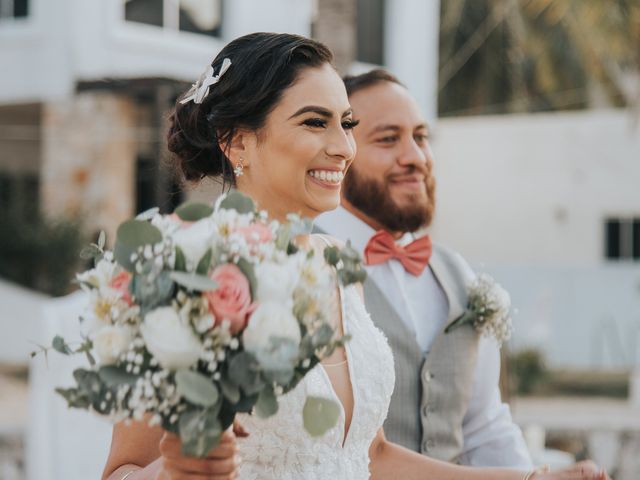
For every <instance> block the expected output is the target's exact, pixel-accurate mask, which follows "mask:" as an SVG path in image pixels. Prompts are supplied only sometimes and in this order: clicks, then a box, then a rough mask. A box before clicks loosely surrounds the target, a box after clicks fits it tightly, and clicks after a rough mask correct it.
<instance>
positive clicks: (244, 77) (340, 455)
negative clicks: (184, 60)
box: [103, 33, 607, 480]
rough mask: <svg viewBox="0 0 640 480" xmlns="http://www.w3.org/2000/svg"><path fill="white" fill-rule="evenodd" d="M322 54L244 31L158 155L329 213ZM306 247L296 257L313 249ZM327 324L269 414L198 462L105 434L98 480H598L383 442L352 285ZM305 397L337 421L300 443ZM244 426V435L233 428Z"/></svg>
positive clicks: (334, 155) (337, 165) (139, 432)
mask: <svg viewBox="0 0 640 480" xmlns="http://www.w3.org/2000/svg"><path fill="white" fill-rule="evenodd" d="M331 61H332V55H331V52H330V51H329V50H328V49H327V48H326V47H325V46H324V45H322V44H320V43H318V42H315V41H313V40H309V39H307V38H304V37H299V36H295V35H289V34H272V33H255V34H251V35H247V36H244V37H241V38H238V39H236V40H234V41H232V42H231V43H229V44H228V45H227V46H226V47H224V48H223V49H222V51H221V52H220V53H219V54H218V56H217V57H216V59H215V60H214V61H213V63H212V65H213V71H212V70H211V69H209V70H208V72H207V75H206V76H204V77H203V78H201V80H200V81H199V82H198V83H197V84H196V85H194V86H193V87H192V89H191V90H190V91H189V92H188V93H187V94H186V95H185V96H183V97H182V99H180V100H179V102H178V103H177V104H176V108H175V111H174V112H173V114H172V118H171V121H172V125H171V128H170V131H169V135H168V143H169V149H170V150H171V151H172V152H173V153H174V154H175V158H176V159H177V162H178V164H179V167H180V168H181V170H182V172H183V174H184V176H185V177H186V179H188V180H199V179H202V178H203V177H205V176H213V177H222V179H223V180H225V181H227V182H230V183H233V184H235V185H236V187H237V188H238V190H240V191H241V192H244V193H246V194H248V195H250V196H251V197H252V198H253V199H254V200H256V202H257V203H258V204H259V206H260V207H261V208H263V209H265V210H267V211H269V213H270V215H272V216H273V217H274V218H276V219H280V220H283V219H285V217H286V215H287V213H288V212H297V213H300V214H302V215H304V216H307V217H311V218H313V217H316V216H317V215H319V214H320V213H322V212H325V211H327V210H332V209H334V208H336V207H337V206H338V204H339V202H340V184H341V181H342V178H343V176H344V174H345V173H346V171H347V169H348V168H349V166H350V164H351V162H352V160H353V158H354V155H355V149H356V145H355V142H354V139H353V136H352V132H351V129H353V128H354V127H355V126H356V125H357V120H355V119H354V115H353V112H352V111H351V108H350V106H349V102H348V99H347V94H346V91H345V88H344V85H343V83H342V80H341V79H340V77H339V75H338V74H337V73H336V71H335V69H334V67H333V66H332V64H331ZM332 241H333V240H331V239H327V238H326V237H320V236H316V235H311V236H307V237H306V238H300V239H299V243H300V246H301V247H303V248H307V249H322V248H323V247H324V245H325V242H332ZM336 298H337V299H339V301H337V302H336V305H334V306H333V309H334V312H333V319H334V322H335V326H336V328H337V329H338V330H339V331H341V332H344V333H348V334H350V335H351V336H352V340H351V341H350V342H348V344H347V346H346V347H345V348H342V349H339V350H336V351H335V352H334V353H333V354H332V356H331V357H330V358H326V359H325V360H323V362H322V365H318V366H317V367H316V368H315V369H313V370H312V371H311V372H309V374H308V375H307V376H306V377H305V378H304V379H303V380H302V381H301V383H300V384H299V385H298V386H297V387H296V388H295V389H294V390H293V391H291V392H289V393H288V394H287V395H285V396H283V397H281V399H280V408H279V411H278V413H277V414H276V415H274V416H273V417H271V418H269V419H267V420H261V419H256V418H254V417H252V416H249V415H239V416H238V423H237V424H236V427H235V429H234V432H231V431H227V432H225V434H224V435H223V438H222V440H221V443H220V445H219V446H218V447H216V448H214V449H213V450H211V452H210V454H209V456H208V457H207V458H205V459H196V458H188V457H184V456H182V454H181V453H180V442H179V440H178V438H177V437H176V436H174V435H171V434H169V433H166V432H163V431H162V430H161V429H159V428H158V427H149V426H147V425H146V424H145V423H133V424H129V425H125V424H118V425H116V426H115V427H114V430H113V439H112V445H111V451H110V454H109V458H108V460H107V465H106V467H105V471H104V475H103V478H104V479H109V480H125V479H127V480H139V479H153V480H163V479H167V480H169V479H173V480H177V479H193V480H197V479H202V480H204V479H217V480H222V479H231V478H241V479H246V480H249V479H279V480H280V479H291V480H293V479H332V480H338V479H345V480H346V479H349V480H365V479H368V478H372V479H387V478H401V479H434V480H445V479H456V480H474V479H478V480H482V479H487V480H488V479H491V480H523V479H528V480H532V479H535V480H563V479H567V480H568V479H606V478H607V476H606V474H605V473H603V472H599V471H598V469H597V467H596V466H595V465H594V464H592V463H590V462H586V463H581V464H577V465H575V466H573V467H570V468H568V469H564V470H560V471H557V472H550V473H548V472H545V471H533V472H523V471H517V470H509V469H492V468H484V469H474V468H469V467H460V466H457V465H451V464H448V463H444V462H440V461H436V460H433V459H430V458H428V457H425V456H422V455H420V454H418V453H415V452H412V451H410V450H407V449H405V448H403V447H400V446H398V445H395V444H392V443H391V442H389V441H387V440H386V439H385V437H384V433H383V431H382V423H383V420H384V419H385V416H386V413H387V408H388V405H389V400H390V397H391V393H392V391H393V384H394V373H393V372H394V369H393V358H392V355H391V350H390V348H389V346H388V345H387V343H386V339H385V338H384V337H383V335H382V333H381V332H380V331H379V330H377V329H376V328H375V327H374V325H373V323H372V322H371V320H370V318H369V316H368V315H367V312H366V311H365V308H364V305H363V300H362V294H361V292H360V291H359V290H358V288H356V287H353V286H351V287H347V288H339V289H338V292H337V297H336ZM307 394H312V395H321V396H325V397H332V398H334V399H335V400H336V401H338V402H339V405H341V407H342V408H341V415H340V419H339V422H338V425H336V426H335V427H334V428H333V429H332V430H330V431H329V432H327V433H326V434H325V435H324V436H322V437H320V438H311V437H310V436H309V435H308V434H307V433H306V432H305V430H304V427H303V424H302V407H303V404H304V398H305V397H306V395H307ZM240 425H242V426H240Z"/></svg>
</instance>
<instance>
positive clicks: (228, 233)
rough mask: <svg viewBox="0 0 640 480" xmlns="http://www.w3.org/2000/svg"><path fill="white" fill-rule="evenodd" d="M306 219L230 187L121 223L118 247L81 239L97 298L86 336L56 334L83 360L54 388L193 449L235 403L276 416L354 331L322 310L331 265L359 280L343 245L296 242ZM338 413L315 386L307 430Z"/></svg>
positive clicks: (87, 278) (73, 402)
mask: <svg viewBox="0 0 640 480" xmlns="http://www.w3.org/2000/svg"><path fill="white" fill-rule="evenodd" d="M310 228H311V222H310V221H308V220H302V219H300V218H299V217H296V216H293V215H292V216H290V217H289V221H288V222H286V223H282V224H280V223H278V222H276V221H269V219H268V218H267V215H266V213H265V212H258V211H256V209H255V206H254V204H253V202H252V201H251V200H250V199H249V198H248V197H245V196H243V195H241V194H240V193H237V192H234V193H231V194H229V195H227V196H225V197H223V198H222V199H221V200H220V201H219V202H218V203H217V205H216V207H215V209H213V208H211V207H209V206H208V205H204V204H186V205H183V206H181V207H179V208H178V209H177V210H176V212H175V213H174V214H173V215H168V216H163V215H159V214H158V213H157V210H155V211H149V212H146V213H144V214H141V215H140V216H138V217H137V218H135V219H133V220H129V221H126V222H124V223H123V224H121V225H120V227H119V228H118V232H117V239H116V242H115V248H114V250H113V251H105V250H104V244H105V239H104V235H101V236H100V239H99V240H98V242H97V244H93V245H91V246H90V247H88V249H85V250H84V251H83V254H84V256H85V257H93V258H94V262H95V268H93V269H91V270H88V271H86V272H84V273H81V274H79V275H78V276H77V281H78V282H79V284H80V285H81V287H82V288H83V289H84V290H85V291H86V292H87V293H88V296H89V306H88V309H87V312H86V313H85V314H83V316H82V317H81V325H82V327H81V330H82V331H83V341H82V343H81V344H80V345H79V346H75V347H72V346H71V345H70V344H68V343H67V342H66V341H65V340H64V339H63V338H61V337H59V336H57V337H55V338H54V340H53V345H52V346H53V348H54V349H55V350H57V351H59V352H61V353H64V354H85V355H86V357H87V361H88V365H87V368H80V369H77V370H75V371H74V374H73V376H74V379H75V385H74V386H73V387H72V388H59V389H57V390H56V391H57V392H58V393H60V394H61V395H62V396H63V397H64V398H65V399H66V401H67V402H68V404H69V406H71V407H76V408H82V409H87V410H92V411H94V412H97V413H98V414H100V415H104V416H106V417H108V418H110V419H111V420H112V421H122V420H126V419H135V420H145V421H148V422H149V424H151V425H161V426H162V427H163V428H164V429H166V430H168V431H170V432H174V433H176V434H177V435H179V437H180V439H181V441H182V443H183V448H184V453H185V454H189V455H193V456H203V455H206V453H207V452H208V451H209V450H210V449H211V448H212V447H213V446H215V445H216V444H217V442H218V440H219V437H220V434H221V433H222V431H224V430H225V429H226V428H228V427H229V426H230V425H231V424H232V422H233V419H234V416H235V414H236V413H237V412H253V413H255V414H257V415H259V416H262V417H268V416H270V415H273V414H274V413H276V411H277V410H278V396H279V395H282V394H283V393H286V392H287V391H289V390H291V389H292V388H294V387H295V386H296V384H297V383H298V382H299V381H300V380H301V379H302V378H303V377H304V375H305V374H306V373H307V372H308V371H309V370H310V369H312V368H313V367H314V366H315V365H316V364H317V363H318V362H319V361H320V360H321V359H322V358H323V357H325V356H328V355H329V354H331V352H332V351H333V349H334V348H335V347H336V346H338V345H342V344H343V343H344V342H345V341H346V340H347V338H345V337H339V336H338V335H337V332H335V331H334V329H333V328H332V327H331V325H330V324H329V322H328V318H327V315H328V311H327V307H328V306H329V305H331V304H332V302H335V299H334V298H333V296H334V292H335V285H334V283H333V279H334V278H335V276H337V277H338V279H339V281H340V282H341V283H342V284H343V285H347V284H350V283H354V282H360V281H362V280H363V279H364V270H363V269H362V267H361V263H360V258H359V255H358V253H357V252H356V251H355V250H353V249H352V248H350V247H349V246H348V245H347V246H346V247H344V248H342V249H339V248H336V247H327V248H325V250H324V255H315V254H314V253H313V251H309V252H307V251H303V250H300V249H298V248H297V247H296V245H295V244H294V243H293V239H294V237H296V236H297V235H300V234H304V233H308V232H309V231H310ZM338 411H339V409H338V407H337V406H336V405H335V403H334V402H332V401H331V400H328V399H324V398H319V397H309V398H308V399H307V401H306V405H305V408H304V417H305V418H304V425H305V428H306V429H307V431H308V432H309V433H310V434H312V435H321V434H323V433H324V432H325V431H326V430H327V429H329V428H331V427H332V426H333V425H334V424H335V422H336V421H337V417H338Z"/></svg>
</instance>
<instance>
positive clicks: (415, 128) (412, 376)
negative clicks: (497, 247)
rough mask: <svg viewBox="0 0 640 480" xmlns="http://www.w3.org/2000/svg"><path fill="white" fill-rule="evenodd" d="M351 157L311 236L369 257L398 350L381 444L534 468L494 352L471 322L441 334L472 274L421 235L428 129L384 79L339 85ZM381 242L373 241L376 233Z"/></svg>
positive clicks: (382, 322)
mask: <svg viewBox="0 0 640 480" xmlns="http://www.w3.org/2000/svg"><path fill="white" fill-rule="evenodd" d="M345 85H346V87H347V93H348V94H349V101H350V103H351V106H352V107H353V110H354V113H355V117H356V118H357V119H359V120H360V125H359V126H358V127H357V128H356V129H355V130H354V136H355V139H356V143H357V145H358V150H357V155H356V159H355V161H354V162H353V165H352V166H351V169H350V171H349V173H348V174H347V176H346V178H345V180H344V184H343V187H342V206H341V207H339V208H338V209H337V210H334V211H333V212H329V213H326V214H323V215H321V216H320V217H319V219H318V220H317V221H316V225H317V227H319V228H320V229H322V230H324V231H325V232H327V233H329V234H331V235H333V236H335V237H337V238H339V239H343V240H346V239H350V240H351V242H352V244H353V246H354V247H355V248H356V249H358V250H359V251H360V253H361V254H362V255H363V256H364V257H365V263H366V264H367V265H368V266H367V272H368V274H369V275H368V279H367V281H366V282H365V284H364V292H365V301H366V305H367V308H368V310H369V312H370V313H371V316H372V318H373V321H374V323H376V325H377V326H378V327H379V328H381V329H382V330H383V331H384V333H385V334H386V336H387V337H388V339H389V342H390V344H391V347H392V349H393V352H394V359H395V370H396V385H395V391H394V394H393V397H392V399H391V406H390V409H389V415H388V417H387V420H386V422H385V425H384V430H385V434H386V436H387V438H389V439H390V440H391V441H393V442H397V443H399V444H401V445H404V446H405V447H408V448H410V449H412V450H415V451H417V452H421V453H422V454H424V455H428V456H430V457H433V458H437V459H441V460H445V461H449V462H456V463H461V464H466V465H477V466H512V467H522V468H524V469H526V468H530V466H531V460H530V457H529V453H528V452H527V449H526V446H525V444H524V441H523V438H522V434H521V432H520V430H519V429H518V427H517V426H516V425H514V424H513V422H512V420H511V414H510V412H509V408H508V407H507V406H506V405H505V404H503V403H502V400H501V398H500V390H499V388H498V378H499V375H500V352H499V347H498V345H497V343H496V342H495V341H494V340H493V339H491V338H485V337H481V336H480V335H479V334H478V332H477V331H476V330H475V329H474V328H473V327H472V326H471V325H469V324H467V325H465V326H462V327H460V328H457V329H454V330H452V331H451V332H450V333H446V334H445V333H444V329H445V327H446V326H447V325H448V324H450V323H451V322H452V321H453V320H455V319H456V318H458V317H459V316H460V315H461V314H462V313H463V312H464V310H465V307H466V305H467V286H468V284H469V282H470V280H472V279H473V278H474V273H473V271H472V270H471V268H470V267H469V265H468V264H467V263H466V262H465V260H464V259H463V258H462V257H461V256H460V255H459V254H457V253H455V252H452V251H451V250H448V249H446V248H444V247H442V246H440V245H438V244H434V245H432V244H431V239H430V237H429V236H427V235H426V234H425V232H424V229H426V228H427V227H428V226H429V224H430V223H431V220H432V217H433V213H434V208H435V180H434V178H433V173H432V172H433V158H432V156H431V149H430V146H429V138H428V127H427V125H426V123H425V120H424V118H423V117H422V114H421V113H420V111H419V108H418V106H417V103H416V102H415V100H414V99H413V98H412V97H411V95H410V94H409V92H408V91H407V89H406V88H405V87H404V86H403V85H402V84H401V83H400V82H399V81H398V80H397V79H396V78H395V77H394V76H392V75H391V74H389V73H388V72H386V71H383V70H374V71H371V72H369V73H366V74H363V75H359V76H355V77H346V78H345ZM376 232H377V233H376Z"/></svg>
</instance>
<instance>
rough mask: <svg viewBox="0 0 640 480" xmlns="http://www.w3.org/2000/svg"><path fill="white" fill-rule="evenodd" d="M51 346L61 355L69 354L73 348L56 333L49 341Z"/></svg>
mask: <svg viewBox="0 0 640 480" xmlns="http://www.w3.org/2000/svg"><path fill="white" fill-rule="evenodd" d="M51 348H53V349H54V350H55V351H56V352H60V353H62V354H63V355H70V354H72V353H73V350H72V349H71V347H69V345H68V344H67V342H65V341H64V338H62V337H61V336H60V335H56V336H55V337H53V341H52V342H51Z"/></svg>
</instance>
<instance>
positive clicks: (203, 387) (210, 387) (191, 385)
mask: <svg viewBox="0 0 640 480" xmlns="http://www.w3.org/2000/svg"><path fill="white" fill-rule="evenodd" d="M176 387H177V388H178V393H179V394H180V395H182V396H183V397H184V398H186V399H187V400H189V401H190V402H191V403H193V404H194V405H198V406H201V407H213V406H214V405H215V404H216V403H217V402H218V398H219V397H220V395H219V394H218V389H217V388H216V386H215V384H214V383H213V382H212V381H211V379H210V378H207V377H205V376H204V375H202V374H200V373H197V372H194V371H192V370H179V371H178V372H176Z"/></svg>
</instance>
